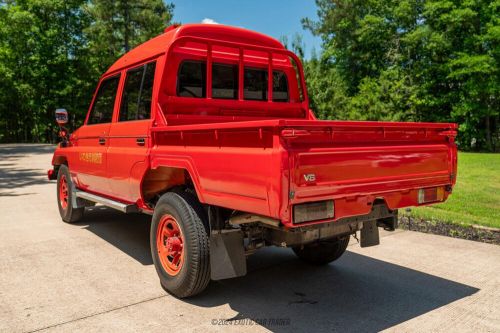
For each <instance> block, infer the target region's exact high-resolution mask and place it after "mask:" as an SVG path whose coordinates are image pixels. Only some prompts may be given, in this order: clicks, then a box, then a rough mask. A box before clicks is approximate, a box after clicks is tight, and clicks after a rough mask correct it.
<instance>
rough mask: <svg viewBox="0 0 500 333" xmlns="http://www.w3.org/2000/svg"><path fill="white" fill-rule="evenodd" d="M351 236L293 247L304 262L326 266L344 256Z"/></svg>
mask: <svg viewBox="0 0 500 333" xmlns="http://www.w3.org/2000/svg"><path fill="white" fill-rule="evenodd" d="M350 238H351V236H350V235H347V236H342V237H339V238H333V239H328V240H323V241H319V242H316V243H312V244H306V245H303V246H297V247H293V248H292V249H293V252H295V254H296V255H297V256H298V257H299V258H300V259H302V260H304V261H305V262H307V263H309V264H313V265H326V264H328V263H331V262H332V261H335V260H337V259H338V258H340V257H341V256H342V254H344V252H345V250H346V249H347V245H348V244H349V239H350Z"/></svg>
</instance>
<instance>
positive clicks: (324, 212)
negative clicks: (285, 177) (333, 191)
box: [293, 200, 335, 223]
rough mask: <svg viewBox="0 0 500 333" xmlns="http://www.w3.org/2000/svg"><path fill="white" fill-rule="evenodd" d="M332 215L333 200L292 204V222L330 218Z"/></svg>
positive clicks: (333, 211)
mask: <svg viewBox="0 0 500 333" xmlns="http://www.w3.org/2000/svg"><path fill="white" fill-rule="evenodd" d="M334 216H335V208H334V204H333V200H327V201H317V202H308V203H304V204H300V205H295V206H293V222H294V223H303V222H311V221H318V220H326V219H332V218H333V217H334Z"/></svg>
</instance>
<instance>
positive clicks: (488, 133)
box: [485, 116, 493, 151]
mask: <svg viewBox="0 0 500 333" xmlns="http://www.w3.org/2000/svg"><path fill="white" fill-rule="evenodd" d="M485 127H486V149H487V150H488V151H491V150H492V147H493V145H492V142H491V126H490V117H489V116H486V122H485Z"/></svg>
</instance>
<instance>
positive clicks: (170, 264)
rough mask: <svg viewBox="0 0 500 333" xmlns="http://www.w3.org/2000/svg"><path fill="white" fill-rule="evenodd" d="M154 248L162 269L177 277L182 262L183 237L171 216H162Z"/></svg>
mask: <svg viewBox="0 0 500 333" xmlns="http://www.w3.org/2000/svg"><path fill="white" fill-rule="evenodd" d="M156 248H157V250H158V257H160V262H161V265H162V266H163V269H165V271H166V272H167V273H168V274H169V275H177V274H178V273H179V271H180V270H181V268H182V264H183V262H184V237H183V236H182V231H181V228H180V227H179V224H178V223H177V220H176V219H175V218H174V217H173V216H172V215H169V214H167V215H163V216H162V218H161V220H160V223H159V224H158V229H157V231H156Z"/></svg>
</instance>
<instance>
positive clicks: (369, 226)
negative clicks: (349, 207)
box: [360, 220, 380, 247]
mask: <svg viewBox="0 0 500 333" xmlns="http://www.w3.org/2000/svg"><path fill="white" fill-rule="evenodd" d="M379 244H380V238H379V234H378V227H377V221H376V220H371V221H365V222H363V228H362V229H361V242H360V245H361V247H368V246H375V245H379Z"/></svg>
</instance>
